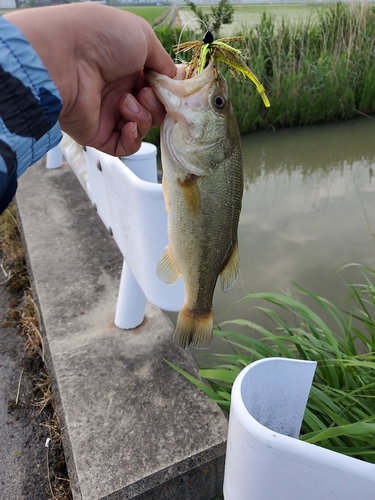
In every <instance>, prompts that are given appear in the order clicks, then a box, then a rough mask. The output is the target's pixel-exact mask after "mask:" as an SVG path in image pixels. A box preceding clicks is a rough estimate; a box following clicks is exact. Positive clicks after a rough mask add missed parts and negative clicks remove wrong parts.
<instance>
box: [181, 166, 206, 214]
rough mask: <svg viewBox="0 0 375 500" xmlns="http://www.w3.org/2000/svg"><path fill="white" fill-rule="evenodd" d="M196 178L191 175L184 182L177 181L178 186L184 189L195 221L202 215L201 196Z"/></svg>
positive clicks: (183, 191) (186, 201)
mask: <svg viewBox="0 0 375 500" xmlns="http://www.w3.org/2000/svg"><path fill="white" fill-rule="evenodd" d="M196 177H197V176H195V175H193V174H189V175H188V176H187V177H186V178H185V179H184V180H181V179H178V180H177V184H178V185H179V186H180V188H181V189H182V193H183V196H184V200H185V203H186V206H187V207H188V209H189V212H190V213H191V215H192V216H193V217H194V219H197V218H198V217H199V215H200V213H201V194H200V191H199V188H198V186H197V184H196Z"/></svg>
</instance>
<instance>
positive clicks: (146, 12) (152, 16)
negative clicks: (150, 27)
mask: <svg viewBox="0 0 375 500" xmlns="http://www.w3.org/2000/svg"><path fill="white" fill-rule="evenodd" d="M117 8H118V9H122V10H126V11H128V12H131V13H132V14H136V15H137V16H140V17H143V19H145V20H146V21H147V22H149V23H150V24H154V22H155V21H156V20H157V19H159V18H160V17H161V16H163V15H164V14H165V13H166V12H167V10H168V9H169V7H165V6H159V5H150V6H139V7H138V6H136V7H133V6H131V7H129V6H121V7H117Z"/></svg>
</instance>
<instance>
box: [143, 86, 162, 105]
mask: <svg viewBox="0 0 375 500" xmlns="http://www.w3.org/2000/svg"><path fill="white" fill-rule="evenodd" d="M144 100H145V101H146V102H147V104H148V105H149V106H150V108H156V106H157V105H158V104H159V100H158V99H157V97H156V95H155V94H154V91H153V90H152V89H150V90H149V91H148V92H147V93H146V94H145V96H144Z"/></svg>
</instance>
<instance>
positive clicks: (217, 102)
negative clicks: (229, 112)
mask: <svg viewBox="0 0 375 500" xmlns="http://www.w3.org/2000/svg"><path fill="white" fill-rule="evenodd" d="M213 103H214V106H215V108H217V109H223V108H224V107H225V105H226V101H225V97H224V96H222V95H221V94H216V95H215V96H214V98H213Z"/></svg>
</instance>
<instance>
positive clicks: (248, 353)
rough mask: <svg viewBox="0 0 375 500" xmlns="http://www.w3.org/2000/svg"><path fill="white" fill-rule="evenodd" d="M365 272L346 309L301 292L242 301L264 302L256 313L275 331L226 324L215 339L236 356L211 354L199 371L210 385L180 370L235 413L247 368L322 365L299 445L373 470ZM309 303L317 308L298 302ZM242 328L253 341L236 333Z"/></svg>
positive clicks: (372, 346) (371, 310)
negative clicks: (261, 362)
mask: <svg viewBox="0 0 375 500" xmlns="http://www.w3.org/2000/svg"><path fill="white" fill-rule="evenodd" d="M359 269H360V271H361V279H360V282H359V283H358V284H352V285H350V287H349V289H350V297H349V299H348V301H347V302H346V304H345V307H344V308H343V309H340V308H338V307H336V306H335V305H333V304H332V303H331V302H329V301H328V300H326V299H325V298H323V297H319V296H317V295H314V294H312V293H310V292H309V291H307V290H305V289H303V288H302V287H297V289H296V291H295V297H291V296H290V295H288V294H286V293H280V294H275V293H252V294H250V295H248V296H246V297H245V298H244V299H242V301H241V302H243V301H248V302H249V304H250V305H251V303H252V302H253V301H259V299H260V300H261V301H262V305H261V306H257V308H258V309H260V310H261V311H262V312H263V313H264V315H265V316H266V317H267V319H268V320H270V321H271V322H272V324H273V325H274V326H273V328H271V329H266V328H264V327H263V326H262V325H259V324H255V323H253V322H251V321H248V320H246V319H237V320H232V321H224V322H222V323H221V324H220V325H219V327H218V328H217V329H216V330H215V331H214V335H215V336H216V337H218V338H220V339H222V341H223V342H225V343H226V344H227V345H228V346H230V348H231V350H232V353H231V354H217V355H212V354H210V362H209V363H207V366H206V367H203V368H201V369H200V375H201V376H202V377H203V378H205V379H206V380H207V381H209V383H210V385H209V386H208V385H206V384H203V383H202V382H200V381H198V380H197V379H195V378H194V377H192V376H191V375H189V374H187V373H186V372H184V371H183V370H181V369H180V368H178V367H175V366H174V368H175V369H176V370H178V371H179V372H180V373H182V374H183V375H184V376H185V377H187V378H188V379H189V380H190V381H191V382H192V383H194V384H195V385H196V386H197V387H199V388H200V389H201V390H203V391H204V392H205V393H206V394H208V395H209V396H210V397H211V398H212V399H213V400H214V401H216V402H217V403H218V404H219V405H220V406H222V408H223V409H225V410H227V411H229V408H230V396H231V388H232V385H233V382H234V380H235V378H236V377H237V375H238V374H239V373H240V371H241V370H242V369H243V368H244V367H245V366H247V365H249V363H251V362H253V361H256V360H258V359H262V358H269V357H285V358H292V359H304V360H311V361H317V369H316V374H315V378H314V382H313V386H312V389H311V393H310V397H309V400H308V403H307V409H306V412H305V416H304V420H303V424H302V429H301V437H300V439H302V440H304V441H307V442H309V443H314V444H317V445H320V446H323V447H325V448H328V449H331V450H333V451H336V452H340V453H343V454H346V455H349V456H352V457H355V458H359V459H362V460H365V461H368V462H371V463H375V447H374V442H375V272H374V271H372V270H370V269H367V268H362V267H360V266H359ZM306 298H307V299H308V300H309V301H310V302H311V303H312V307H308V306H306V305H304V304H303V303H302V302H301V301H300V300H301V299H303V300H306ZM285 316H286V317H287V318H288V319H287V320H286V319H285ZM291 317H292V318H293V320H291V319H290V318H291ZM323 318H329V319H330V323H332V324H333V325H334V326H333V327H330V326H328V321H327V320H325V319H323ZM238 326H241V327H243V326H245V327H246V328H247V329H248V335H244V334H243V333H239V332H238V331H236V328H237V327H238ZM254 333H256V334H257V336H258V337H259V335H260V336H261V340H258V339H256V338H255V336H254ZM201 359H204V357H203V358H201Z"/></svg>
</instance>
